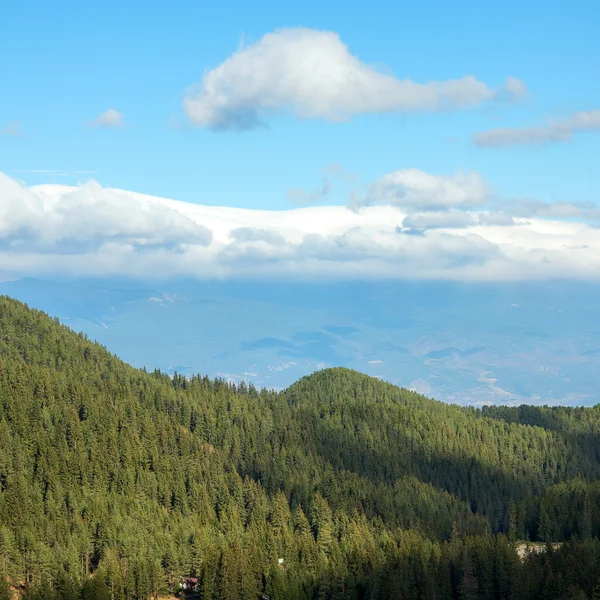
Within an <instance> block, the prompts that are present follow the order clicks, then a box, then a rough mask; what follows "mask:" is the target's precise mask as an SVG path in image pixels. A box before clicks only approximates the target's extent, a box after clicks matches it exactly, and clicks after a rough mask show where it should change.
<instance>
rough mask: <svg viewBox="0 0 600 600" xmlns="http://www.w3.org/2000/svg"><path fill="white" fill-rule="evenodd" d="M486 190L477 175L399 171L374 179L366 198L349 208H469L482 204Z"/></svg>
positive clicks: (487, 192)
mask: <svg viewBox="0 0 600 600" xmlns="http://www.w3.org/2000/svg"><path fill="white" fill-rule="evenodd" d="M489 194H490V190H489V188H488V186H487V184H486V183H485V181H484V180H483V179H482V178H481V176H480V175H479V174H478V173H475V172H473V173H462V172H458V173H455V174H454V175H450V176H443V175H431V174H429V173H425V172H423V171H419V170H418V169H402V170H400V171H395V172H394V173H389V174H388V175H384V176H383V177H381V178H380V179H378V180H377V181H376V182H375V183H373V185H371V187H370V188H369V190H368V192H367V194H366V196H364V197H362V198H361V197H355V198H354V200H353V202H352V205H353V206H363V205H370V204H390V205H392V206H398V207H402V208H405V209H415V210H439V209H442V210H444V209H449V208H453V207H461V208H470V207H475V206H481V205H482V204H484V203H485V201H486V199H487V197H488V196H489Z"/></svg>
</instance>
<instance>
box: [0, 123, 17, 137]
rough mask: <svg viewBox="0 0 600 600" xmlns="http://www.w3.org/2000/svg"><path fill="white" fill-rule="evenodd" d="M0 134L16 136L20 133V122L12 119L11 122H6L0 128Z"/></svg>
mask: <svg viewBox="0 0 600 600" xmlns="http://www.w3.org/2000/svg"><path fill="white" fill-rule="evenodd" d="M0 135H10V136H13V137H17V136H19V135H21V123H18V122H17V121H13V122H12V123H7V124H6V125H5V126H4V127H3V128H2V129H1V130H0Z"/></svg>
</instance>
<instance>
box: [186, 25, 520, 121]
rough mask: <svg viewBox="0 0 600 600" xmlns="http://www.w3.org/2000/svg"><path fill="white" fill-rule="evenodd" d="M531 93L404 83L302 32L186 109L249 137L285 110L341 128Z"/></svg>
mask: <svg viewBox="0 0 600 600" xmlns="http://www.w3.org/2000/svg"><path fill="white" fill-rule="evenodd" d="M525 90H526V88H525V84H523V83H522V82H520V81H519V80H517V79H515V78H509V79H508V80H507V81H506V84H505V85H504V86H503V87H502V88H500V89H498V90H494V89H492V88H490V87H489V86H488V85H487V84H485V83H483V82H481V81H479V80H477V79H476V78H475V77H473V76H472V75H467V76H464V77H461V78H459V79H450V80H446V81H432V82H427V83H416V82H414V81H411V80H409V79H398V78H396V77H394V76H393V75H390V74H387V73H384V72H382V71H378V70H377V69H375V68H374V67H372V66H369V65H367V64H365V63H363V62H361V61H360V60H359V59H358V58H357V57H356V56H354V55H352V54H351V53H350V52H349V50H348V48H347V46H346V45H345V44H344V43H343V42H342V41H341V40H340V38H339V36H338V35H337V34H336V33H334V32H331V31H319V30H315V29H306V28H302V27H298V28H292V29H281V30H277V31H275V32H273V33H268V34H266V35H264V36H263V37H262V38H261V39H260V40H259V41H258V42H257V43H255V44H252V45H250V46H247V47H245V48H241V49H240V50H238V51H237V52H236V53H235V54H233V55H232V56H231V57H229V58H228V59H227V60H225V61H224V62H223V63H221V64H220V65H219V66H218V67H216V68H214V69H212V70H210V71H208V72H206V73H205V75H204V77H203V79H202V82H201V83H200V84H199V85H198V86H196V88H195V89H191V90H189V92H188V93H187V95H186V97H185V99H184V108H185V111H186V113H187V115H188V117H189V118H190V120H191V122H192V123H194V124H196V125H199V126H202V127H211V128H214V129H240V130H244V129H252V128H254V127H257V126H260V125H263V124H264V123H265V121H266V120H268V119H269V118H270V117H272V116H274V115H276V114H277V113H279V112H281V111H285V110H290V111H291V112H292V113H293V114H294V115H295V116H297V117H299V118H320V119H326V120H329V121H340V120H346V119H349V118H351V117H352V116H353V115H357V114H363V113H397V112H409V111H439V110H449V109H462V108H469V107H473V106H476V105H478V104H480V103H482V102H486V101H491V100H496V99H499V100H502V99H510V100H514V99H519V98H522V97H523V96H524V94H525Z"/></svg>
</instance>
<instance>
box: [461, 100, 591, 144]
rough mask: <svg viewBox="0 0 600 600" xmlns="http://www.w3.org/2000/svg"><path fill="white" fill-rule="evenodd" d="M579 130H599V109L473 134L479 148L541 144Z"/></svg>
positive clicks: (566, 139)
mask: <svg viewBox="0 0 600 600" xmlns="http://www.w3.org/2000/svg"><path fill="white" fill-rule="evenodd" d="M580 131H600V109H598V110H592V111H581V112H578V113H575V114H574V115H571V116H570V117H567V118H565V119H555V120H553V121H550V122H549V123H547V124H546V125H537V126H535V127H520V128H519V127H515V128H511V127H503V128H497V129H490V130H488V131H481V132H479V133H476V134H475V135H474V136H473V142H474V143H475V145H476V146H479V147H480V148H507V147H510V146H524V145H529V146H532V145H541V144H552V143H556V142H565V141H568V140H570V139H571V138H572V137H573V134H574V133H577V132H580Z"/></svg>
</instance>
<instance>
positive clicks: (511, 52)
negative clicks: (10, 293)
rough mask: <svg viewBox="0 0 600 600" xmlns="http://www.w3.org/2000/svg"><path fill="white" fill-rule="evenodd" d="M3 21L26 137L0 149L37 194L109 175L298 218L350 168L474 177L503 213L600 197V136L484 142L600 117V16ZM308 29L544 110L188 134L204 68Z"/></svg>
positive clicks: (417, 74) (13, 102)
mask: <svg viewBox="0 0 600 600" xmlns="http://www.w3.org/2000/svg"><path fill="white" fill-rule="evenodd" d="M1 21H2V22H1V24H0V73H1V74H2V75H1V82H2V83H1V90H2V93H0V130H1V129H3V128H5V129H6V131H5V133H10V134H14V133H17V135H1V136H0V171H3V172H4V173H6V174H8V175H9V176H12V177H15V178H19V179H22V180H25V181H26V182H27V183H28V184H37V183H46V182H49V181H54V182H56V183H75V182H77V181H81V180H85V179H87V178H88V177H94V178H95V179H97V180H98V181H99V182H100V183H101V184H102V185H104V186H111V187H116V188H121V189H129V190H135V191H139V192H144V193H148V194H154V195H159V196H165V197H170V198H176V199H181V200H186V201H190V202H196V203H202V204H211V205H227V206H237V207H248V208H265V209H285V208H289V207H290V202H289V200H288V199H287V197H286V190H288V189H290V188H300V189H304V190H307V191H310V190H312V189H314V188H316V187H317V186H318V185H319V183H320V181H321V179H322V177H323V169H324V168H326V167H327V166H328V165H331V164H334V163H336V164H339V165H341V166H342V167H343V168H344V169H345V170H346V171H348V172H350V173H353V174H355V175H356V176H357V177H358V180H359V181H360V182H362V185H363V186H364V187H366V186H367V185H368V184H369V183H371V182H373V181H375V180H376V179H378V178H380V177H382V176H383V175H385V174H386V173H391V172H393V171H396V170H399V169H408V168H415V169H419V170H422V171H424V172H428V173H436V174H440V175H451V174H452V173H454V172H456V171H457V170H464V171H471V170H474V171H477V172H479V173H480V174H481V175H482V177H483V178H484V179H485V180H486V181H487V182H488V183H489V184H490V186H491V187H492V188H493V190H494V191H495V192H496V193H497V194H498V195H500V196H502V197H504V198H513V199H522V198H536V199H540V200H543V201H547V202H556V201H568V202H577V201H591V202H596V201H597V199H598V192H599V190H600V169H598V168H597V166H596V163H597V158H596V157H598V156H600V131H596V132H593V131H588V132H576V133H574V135H573V137H572V139H569V140H567V141H563V142H559V143H555V144H541V145H533V146H531V145H526V146H514V147H507V148H479V147H476V146H475V145H474V143H473V142H472V140H471V136H472V135H473V134H474V133H476V132H480V131H485V130H488V129H492V128H497V127H511V128H514V127H532V126H536V125H541V124H544V123H546V122H547V120H548V119H550V118H558V119H560V118H568V117H569V115H572V114H574V113H576V112H578V111H592V110H595V109H598V108H600V78H599V77H598V72H600V41H599V37H598V35H597V24H598V22H600V4H598V3H597V2H594V1H574V2H569V3H567V2H564V1H562V2H556V1H554V2H553V1H550V2H544V3H541V2H529V3H523V2H502V3H494V4H493V5H492V4H491V3H482V2H452V3H449V2H420V3H390V2H377V1H375V2H369V3H342V2H330V3H321V2H311V1H307V2H302V3H274V2H265V3H260V4H257V3H242V2H229V3H219V4H217V3H214V4H208V3H198V2H177V1H174V2H170V3H148V2H143V3H142V2H127V3H122V2H112V1H107V2H102V3H99V2H88V3H82V2H53V3H48V2H27V3H17V2H13V3H7V5H6V6H4V7H3V11H2V20H1ZM297 26H303V27H306V28H310V29H314V30H325V31H333V32H335V33H336V34H338V35H339V36H340V39H341V41H342V42H343V43H344V44H346V45H347V46H348V50H349V52H350V53H351V54H352V55H354V56H355V57H356V58H357V59H359V60H360V61H362V62H363V63H366V64H367V65H370V66H373V67H375V68H377V69H378V70H381V71H384V72H386V73H390V74H393V75H394V76H395V77H397V78H398V79H401V80H402V79H406V78H409V79H411V80H413V81H415V82H419V83H426V82H429V81H436V80H447V79H455V78H460V77H463V76H465V75H473V76H475V77H476V78H477V79H478V80H479V81H481V82H484V83H485V84H487V85H488V86H490V87H491V88H494V89H496V88H498V87H499V86H501V85H502V83H503V81H504V80H505V79H506V78H507V77H509V76H512V77H516V78H518V79H519V80H521V81H523V82H524V83H525V84H526V86H527V88H528V90H529V97H528V99H527V100H525V101H523V102H519V103H510V102H509V103H501V102H491V103H482V104H481V105H478V106H475V107H473V108H469V109H465V110H457V111H444V112H416V113H405V114H403V113H400V114H394V113H391V114H390V113H388V114H377V113H371V114H357V115H355V116H353V117H352V118H351V119H349V120H348V121H345V122H330V121H327V120H324V119H321V118H314V119H313V118H306V119H298V118H295V117H294V116H293V115H291V114H290V113H289V111H286V110H283V111H282V112H280V113H278V114H277V115H276V116H275V117H274V118H270V119H269V120H268V127H266V128H258V129H253V130H251V131H245V132H236V131H220V132H216V131H212V130H210V129H207V128H203V127H194V126H192V125H191V124H190V123H189V120H188V119H187V118H186V115H185V113H184V110H183V108H182V100H183V97H184V95H185V93H186V89H187V88H188V87H189V86H191V85H193V84H197V83H198V82H200V81H201V80H202V76H203V73H205V71H207V70H209V69H213V68H215V67H217V66H218V65H219V64H221V63H222V62H223V61H225V60H226V59H227V58H228V57H230V56H231V55H232V54H233V53H234V52H235V51H236V49H237V48H238V46H239V44H240V40H241V39H243V40H244V42H243V43H244V44H245V45H251V44H252V43H256V42H259V40H260V39H261V38H262V36H264V35H265V34H268V33H270V32H273V31H275V30H277V29H278V28H283V27H297ZM109 108H113V109H116V110H118V111H120V112H121V113H122V114H123V115H124V124H125V126H124V127H122V128H105V129H102V128H94V127H90V126H89V124H90V122H91V121H93V120H94V119H95V118H97V117H98V116H99V115H100V114H101V113H103V112H104V111H106V110H108V109H109ZM16 123H18V124H19V125H18V128H17V127H16V126H15V125H14V124H16ZM11 124H13V125H11ZM174 124H177V126H174ZM35 170H57V171H62V172H64V171H70V172H73V171H92V172H93V173H89V174H88V173H72V174H70V175H69V176H65V175H60V174H56V173H54V174H53V173H33V172H31V171H35ZM356 185H357V184H355V183H349V182H344V181H341V180H340V179H339V178H338V179H334V180H332V191H331V193H330V194H329V195H328V196H327V197H326V198H323V199H322V200H321V202H322V203H326V204H346V203H347V202H348V199H349V194H350V192H351V188H353V187H354V186H356Z"/></svg>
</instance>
